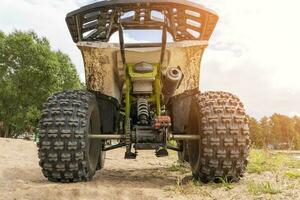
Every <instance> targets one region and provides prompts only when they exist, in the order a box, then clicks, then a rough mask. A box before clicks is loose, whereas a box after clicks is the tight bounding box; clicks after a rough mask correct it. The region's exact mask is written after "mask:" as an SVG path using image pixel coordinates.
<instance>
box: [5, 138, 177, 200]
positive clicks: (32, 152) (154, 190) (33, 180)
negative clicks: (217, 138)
mask: <svg viewBox="0 0 300 200" xmlns="http://www.w3.org/2000/svg"><path fill="white" fill-rule="evenodd" d="M0 153H1V155H0V175H1V176H0V199H1V200H2V199H6V200H7V199H30V200H34V199H51V200H55V199H70V198H72V199H118V200H119V199H133V198H136V199H141V198H143V199H157V198H167V195H168V194H167V193H165V192H164V190H163V188H164V187H166V186H168V185H174V184H175V183H176V180H177V178H176V176H167V177H165V178H163V176H161V174H160V173H164V171H166V168H168V167H169V166H171V165H172V162H174V161H172V160H171V159H170V158H160V159H157V158H156V157H155V156H154V154H153V152H152V151H147V152H141V154H140V155H139V156H138V159H137V160H124V159H123V153H124V150H123V149H118V150H115V151H111V152H109V153H108V155H107V159H106V163H105V169H103V170H102V171H101V172H98V173H97V174H96V176H95V177H94V179H93V181H92V182H88V183H76V184H56V183H51V182H48V181H47V180H46V179H45V178H44V177H43V175H42V173H41V170H40V167H39V165H38V158H37V150H36V145H35V144H34V143H33V142H29V141H23V140H11V139H0ZM173 157H174V158H175V155H173ZM175 161H176V160H175Z"/></svg>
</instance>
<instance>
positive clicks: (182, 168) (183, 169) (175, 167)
mask: <svg viewBox="0 0 300 200" xmlns="http://www.w3.org/2000/svg"><path fill="white" fill-rule="evenodd" d="M168 171H170V172H180V173H181V174H185V173H188V172H190V169H189V167H188V166H186V165H185V164H184V163H176V164H172V165H171V167H169V168H168Z"/></svg>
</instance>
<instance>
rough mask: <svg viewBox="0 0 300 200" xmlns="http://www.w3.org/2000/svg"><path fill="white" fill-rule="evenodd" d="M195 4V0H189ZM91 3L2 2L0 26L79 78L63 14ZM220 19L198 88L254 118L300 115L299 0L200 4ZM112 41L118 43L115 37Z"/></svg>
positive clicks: (132, 37) (131, 37)
mask: <svg viewBox="0 0 300 200" xmlns="http://www.w3.org/2000/svg"><path fill="white" fill-rule="evenodd" d="M194 1H195V2H200V1H199V0H194ZM92 2H95V0H75V1H70V0H43V1H41V0H1V6H0V27H1V30H4V31H5V32H11V31H12V30H14V29H20V30H30V29H32V30H34V31H35V32H37V33H38V34H39V35H41V36H46V37H47V38H48V39H49V40H50V42H51V45H52V46H53V48H54V49H60V50H62V51H63V52H65V53H67V54H69V55H70V57H71V59H72V61H73V62H74V63H75V64H76V66H77V71H78V72H79V74H80V77H81V79H84V70H83V63H82V57H81V54H80V51H79V50H78V49H77V47H76V46H75V44H74V43H73V41H72V39H71V36H70V34H69V32H68V29H67V26H66V24H65V15H66V14H67V13H68V12H70V11H72V10H75V9H77V8H79V7H80V6H83V5H86V4H88V3H92ZM201 4H203V5H205V6H206V7H208V8H211V9H213V10H215V11H216V12H217V13H218V14H219V16H220V21H219V23H218V25H217V28H216V30H215V32H214V34H213V37H212V38H211V40H210V46H209V48H208V49H207V51H206V53H205V55H204V57H203V60H202V70H201V90H203V91H205V90H225V91H229V92H232V93H235V94H237V95H238V96H240V97H241V99H242V100H243V101H244V102H245V105H246V108H247V110H248V112H249V113H250V114H251V115H253V116H255V117H261V116H263V115H270V114H271V113H273V112H280V113H283V114H288V115H293V114H296V113H300V106H299V105H298V102H300V84H299V74H300V58H299V48H300V39H299V35H300V28H299V26H298V21H297V20H298V19H300V13H299V12H298V8H299V3H298V0H289V1H283V0H281V1H274V0H264V1H261V0H251V1H241V0H223V1H219V0H201ZM152 35H154V34H130V33H128V34H127V33H126V35H125V36H126V41H129V42H137V41H142V40H143V41H144V40H146V41H151V40H152V39H153V38H152V37H153V36H152ZM112 41H115V42H117V41H118V37H117V34H115V35H114V36H113V37H112Z"/></svg>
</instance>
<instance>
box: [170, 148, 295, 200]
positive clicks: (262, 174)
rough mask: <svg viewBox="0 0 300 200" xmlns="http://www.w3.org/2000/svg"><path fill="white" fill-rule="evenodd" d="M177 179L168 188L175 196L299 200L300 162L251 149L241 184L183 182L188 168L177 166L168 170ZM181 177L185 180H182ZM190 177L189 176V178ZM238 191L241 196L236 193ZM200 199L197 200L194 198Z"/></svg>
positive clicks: (284, 155) (224, 180)
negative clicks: (255, 197)
mask: <svg viewBox="0 0 300 200" xmlns="http://www.w3.org/2000/svg"><path fill="white" fill-rule="evenodd" d="M167 172H169V173H170V172H172V173H170V174H172V175H173V176H176V178H177V179H175V180H176V182H175V183H174V185H173V186H170V187H168V188H166V189H167V190H168V191H170V192H172V194H173V195H175V197H178V195H183V196H185V197H188V198H190V199H192V198H193V197H200V196H202V197H207V198H211V199H219V198H222V197H223V195H227V196H228V195H229V196H231V197H233V198H235V197H236V198H238V197H241V196H245V198H246V199H247V198H249V199H251V197H252V196H256V195H259V198H261V197H262V198H270V195H272V196H273V195H275V196H274V198H275V197H277V196H276V194H280V195H284V196H285V197H287V198H286V199H299V197H300V193H299V189H298V188H299V187H300V160H296V159H294V158H293V157H291V156H290V155H288V154H283V153H274V152H272V151H267V150H251V152H250V156H249V164H248V167H247V172H248V174H247V173H246V175H245V177H244V178H242V180H241V181H240V182H238V183H231V182H230V181H229V180H228V179H227V178H219V181H218V183H209V184H203V183H201V182H198V181H195V180H191V179H190V180H189V181H187V182H185V181H184V178H186V177H187V176H186V173H189V172H190V168H189V167H188V166H187V165H184V164H180V163H176V164H173V165H171V166H170V167H169V168H167ZM182 175H184V176H185V177H184V178H182ZM189 176H190V175H189ZM237 190H239V191H240V192H241V193H236V192H237ZM271 198H273V197H271ZM195 199H197V198H195Z"/></svg>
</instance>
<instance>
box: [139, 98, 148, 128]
mask: <svg viewBox="0 0 300 200" xmlns="http://www.w3.org/2000/svg"><path fill="white" fill-rule="evenodd" d="M137 114H138V119H139V121H140V122H141V123H142V124H148V122H149V116H150V115H149V107H148V101H147V99H144V98H139V99H138V101H137Z"/></svg>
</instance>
